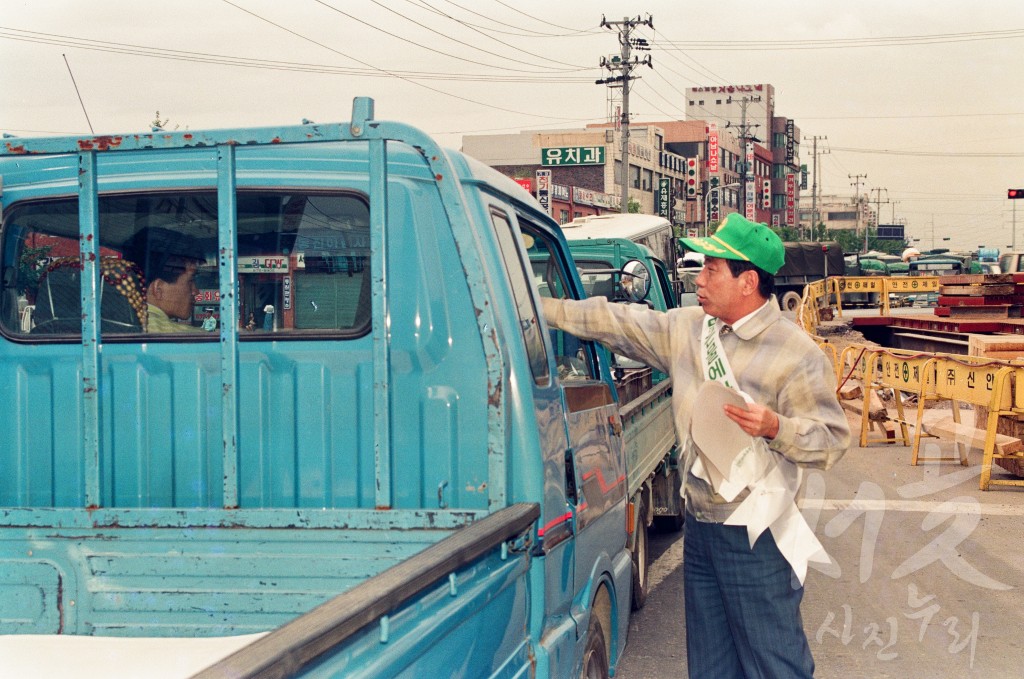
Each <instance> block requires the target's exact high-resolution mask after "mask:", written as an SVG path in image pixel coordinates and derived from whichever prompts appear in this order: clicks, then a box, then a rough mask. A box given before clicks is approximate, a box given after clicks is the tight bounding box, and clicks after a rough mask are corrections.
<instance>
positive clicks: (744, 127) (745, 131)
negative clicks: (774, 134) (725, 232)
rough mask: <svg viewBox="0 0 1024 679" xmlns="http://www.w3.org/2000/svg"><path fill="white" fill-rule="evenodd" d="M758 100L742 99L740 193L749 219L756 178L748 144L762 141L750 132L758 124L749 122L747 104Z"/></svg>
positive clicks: (755, 98) (756, 98) (752, 98)
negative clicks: (749, 157)
mask: <svg viewBox="0 0 1024 679" xmlns="http://www.w3.org/2000/svg"><path fill="white" fill-rule="evenodd" d="M756 101H761V97H760V96H753V97H747V96H745V97H743V98H742V99H740V124H739V128H740V151H741V152H742V153H743V163H742V165H743V172H741V173H740V186H741V188H740V195H741V196H743V213H744V216H745V217H747V218H748V219H750V218H752V216H751V215H749V214H747V209H748V207H752V206H753V204H754V186H753V184H752V182H753V179H754V164H753V163H748V162H747V144H753V143H754V142H755V141H760V139H758V138H757V137H755V136H754V135H753V134H751V133H750V128H751V127H758V126H757V125H750V124H748V123H747V106H749V105H750V104H751V103H752V102H756ZM730 125H731V123H726V125H725V126H726V127H730Z"/></svg>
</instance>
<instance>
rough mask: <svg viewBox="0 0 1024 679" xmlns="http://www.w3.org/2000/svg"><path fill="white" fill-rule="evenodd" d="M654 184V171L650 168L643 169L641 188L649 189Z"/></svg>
mask: <svg viewBox="0 0 1024 679" xmlns="http://www.w3.org/2000/svg"><path fill="white" fill-rule="evenodd" d="M653 186H654V172H652V171H651V170H644V171H643V190H644V191H650V190H651V189H652V188H653Z"/></svg>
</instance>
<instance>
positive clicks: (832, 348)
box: [814, 337, 843, 384]
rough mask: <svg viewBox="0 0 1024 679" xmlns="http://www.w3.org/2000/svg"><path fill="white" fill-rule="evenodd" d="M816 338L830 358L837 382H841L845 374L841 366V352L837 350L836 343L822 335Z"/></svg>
mask: <svg viewBox="0 0 1024 679" xmlns="http://www.w3.org/2000/svg"><path fill="white" fill-rule="evenodd" d="M814 339H815V341H817V343H818V348H819V349H821V350H822V351H823V352H825V355H826V356H828V360H829V361H830V362H831V363H832V371H833V372H834V373H835V374H836V384H839V382H840V381H841V380H842V379H843V375H842V372H841V370H840V366H839V352H837V351H836V345H834V344H832V343H830V342H829V341H828V340H827V339H822V338H821V337H815V338H814Z"/></svg>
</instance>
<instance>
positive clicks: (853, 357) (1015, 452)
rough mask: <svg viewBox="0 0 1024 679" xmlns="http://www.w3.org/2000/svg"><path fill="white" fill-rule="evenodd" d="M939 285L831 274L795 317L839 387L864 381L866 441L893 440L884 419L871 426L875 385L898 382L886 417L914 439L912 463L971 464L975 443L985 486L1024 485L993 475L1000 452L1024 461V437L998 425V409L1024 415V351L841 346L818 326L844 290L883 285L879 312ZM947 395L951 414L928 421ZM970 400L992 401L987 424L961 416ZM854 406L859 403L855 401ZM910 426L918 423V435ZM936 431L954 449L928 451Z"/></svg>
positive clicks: (982, 404) (811, 289)
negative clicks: (910, 400) (981, 353)
mask: <svg viewBox="0 0 1024 679" xmlns="http://www.w3.org/2000/svg"><path fill="white" fill-rule="evenodd" d="M938 291H939V278H938V276H913V277H907V276H895V277H893V276H833V277H829V278H828V279H827V280H823V281H815V282H814V283H811V284H809V285H807V286H805V287H804V292H803V296H802V298H801V303H800V306H799V307H798V309H797V322H798V324H799V325H801V327H803V328H804V330H805V331H806V332H807V333H808V334H810V335H811V336H812V337H814V339H815V341H816V342H817V343H818V346H819V347H820V348H821V350H822V351H823V352H825V354H826V355H827V356H828V357H829V360H830V362H831V363H832V364H833V367H834V368H835V371H836V377H837V380H838V384H839V389H842V388H843V385H844V384H846V382H847V381H848V380H850V379H858V380H860V381H861V382H862V384H863V389H864V393H863V402H862V405H861V408H860V415H861V432H860V445H861V446H862V447H865V446H868V445H870V444H873V443H879V442H884V443H894V442H895V438H894V434H895V432H893V433H892V434H890V433H889V432H888V431H887V430H886V429H885V428H884V427H879V428H880V429H881V430H882V432H881V433H882V436H881V437H880V438H874V437H872V436H871V434H870V430H871V427H872V426H873V425H879V423H878V422H874V421H872V420H871V419H870V417H869V415H870V414H871V413H870V398H869V397H870V394H871V392H872V390H875V389H892V390H893V395H894V397H895V398H894V401H895V407H896V413H897V414H896V418H895V419H893V418H891V417H890V416H889V414H888V413H886V415H885V416H886V418H887V421H892V422H894V423H895V424H898V425H899V427H900V437H901V439H902V441H903V445H911V446H912V457H911V464H913V465H917V464H918V463H919V462H921V461H928V462H936V461H957V462H959V463H960V464H961V465H964V466H966V465H967V450H968V448H970V447H974V448H980V449H981V451H982V465H981V479H980V482H979V486H980V488H981V490H989V489H990V487H991V486H993V485H1006V486H1024V479H1022V478H1016V479H1006V478H996V479H993V478H992V465H993V463H994V460H999V459H1013V460H1016V461H1018V462H1019V463H1020V464H1021V466H1022V467H1024V444H1022V442H1021V440H1020V439H1017V438H1013V437H1010V436H1004V435H1000V434H998V433H997V431H996V429H997V427H998V423H999V418H1000V417H1007V416H1013V417H1019V418H1024V359H989V358H983V357H971V356H962V355H952V354H941V353H921V352H910V351H902V350H897V349H885V348H881V347H873V346H868V345H857V344H855V345H850V346H847V347H846V348H844V349H843V350H842V351H841V352H838V351H837V349H836V347H835V345H833V344H831V343H830V342H829V341H828V339H827V338H825V337H822V336H821V335H819V334H818V328H819V326H820V324H821V317H822V309H824V308H827V307H829V306H830V304H831V303H832V302H834V303H835V307H836V309H837V310H838V311H839V315H840V317H841V316H842V298H843V296H844V295H852V294H859V293H865V292H867V293H872V292H877V293H878V294H879V295H880V296H881V304H880V305H879V312H880V314H881V315H887V314H889V311H890V307H889V295H890V294H896V295H906V294H922V293H923V294H927V293H934V292H938ZM911 394H912V395H914V396H916V398H917V412H916V416H915V417H914V419H909V418H908V417H907V416H906V415H907V414H906V412H905V410H904V398H903V397H904V396H908V395H911ZM935 401H949V402H950V403H951V406H952V408H951V416H950V417H949V418H943V419H939V420H937V421H932V422H930V423H928V424H927V425H926V424H925V422H924V411H925V407H926V404H927V403H928V402H935ZM965 404H969V405H971V406H972V407H974V408H981V409H987V416H985V427H984V428H983V429H982V428H980V423H979V428H976V427H973V426H970V425H968V424H965V423H963V422H962V421H961V417H960V407H961V406H962V405H965ZM854 407H856V406H854ZM909 427H913V429H914V435H913V439H912V441H911V440H910V436H909V430H908V428H909ZM923 437H936V438H941V439H945V440H950V441H953V442H954V444H955V451H954V452H955V457H942V456H927V457H926V456H923V455H922V454H921V450H920V448H921V439H922V438H923Z"/></svg>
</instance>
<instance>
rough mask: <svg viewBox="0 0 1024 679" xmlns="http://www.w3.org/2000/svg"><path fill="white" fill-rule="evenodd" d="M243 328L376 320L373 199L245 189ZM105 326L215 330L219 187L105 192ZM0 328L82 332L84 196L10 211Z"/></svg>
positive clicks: (255, 331) (125, 333)
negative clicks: (371, 244)
mask: <svg viewBox="0 0 1024 679" xmlns="http://www.w3.org/2000/svg"><path fill="white" fill-rule="evenodd" d="M237 204H238V245H237V250H236V251H237V253H238V281H237V283H238V293H239V309H238V311H239V315H238V317H239V326H240V329H241V330H243V331H246V332H244V333H243V334H242V335H241V337H242V338H243V339H246V338H259V337H263V338H266V336H267V335H266V333H283V335H284V338H287V337H288V336H295V337H301V336H303V335H308V334H309V333H310V332H318V333H323V332H325V331H326V332H332V333H337V334H341V335H345V336H354V335H361V334H364V333H365V332H367V331H368V329H369V323H370V275H369V271H368V268H369V261H370V259H369V209H368V207H367V202H366V200H365V198H364V197H362V196H358V195H353V194H345V193H293V192H269V191H240V192H239V193H238V200H237ZM99 213H100V216H99V231H98V235H99V247H98V252H99V257H100V277H101V280H100V285H99V288H98V295H99V296H100V319H99V323H100V330H101V332H102V334H103V336H104V338H107V337H111V338H117V339H120V340H125V341H131V340H133V339H135V340H140V341H141V340H142V338H143V337H146V341H149V339H151V336H152V335H154V334H157V333H159V334H161V335H163V336H165V337H168V338H174V339H176V340H179V341H187V340H191V339H201V338H203V337H211V336H215V335H216V334H217V333H215V332H214V331H215V330H217V329H218V327H219V322H220V277H219V272H218V262H219V246H218V235H217V234H218V231H217V230H218V222H217V195H216V192H214V191H195V192H174V193H169V192H160V193H133V194H126V195H106V196H101V197H100V201H99ZM2 239H3V243H2V252H3V255H2V263H3V272H2V277H3V295H2V298H0V328H2V330H3V332H4V333H5V334H7V335H8V336H19V335H20V336H23V338H24V339H26V340H35V339H40V340H54V339H61V340H64V341H74V340H75V338H76V337H80V336H81V324H82V304H81V287H80V286H81V274H82V264H81V261H80V259H79V221H78V201H77V199H76V198H69V199H65V200H56V201H36V202H25V203H22V204H18V205H15V206H14V207H13V208H12V209H11V210H9V212H8V214H7V215H6V217H5V219H4V224H3V235H2Z"/></svg>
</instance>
